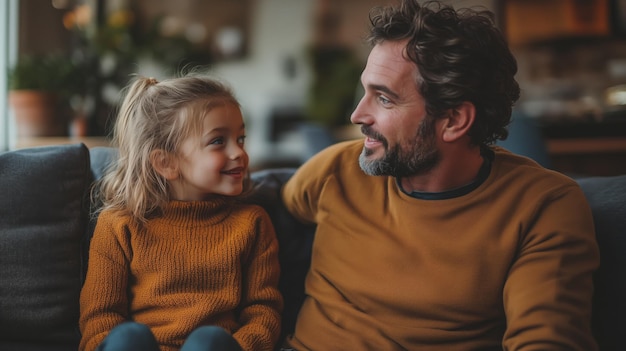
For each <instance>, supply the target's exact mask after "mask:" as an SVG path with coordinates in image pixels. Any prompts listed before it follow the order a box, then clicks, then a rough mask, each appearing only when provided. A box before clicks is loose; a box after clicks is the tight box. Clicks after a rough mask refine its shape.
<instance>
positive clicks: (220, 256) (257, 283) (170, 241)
mask: <svg viewBox="0 0 626 351" xmlns="http://www.w3.org/2000/svg"><path fill="white" fill-rule="evenodd" d="M278 277H279V265H278V242H277V240H276V236H275V233H274V228H273V226H272V224H271V222H270V218H269V216H268V215H267V213H266V212H265V211H264V210H263V209H262V208H261V207H258V206H253V205H235V206H233V205H231V204H230V203H228V202H226V201H225V200H223V199H219V200H215V201H210V202H209V201H207V202H178V201H174V202H171V203H170V204H169V205H168V207H166V208H165V209H164V211H163V215H162V216H160V217H158V218H154V219H151V220H150V221H149V222H148V223H147V224H146V225H144V226H142V227H139V226H138V225H136V224H133V221H131V220H130V218H129V217H128V216H124V215H120V214H117V213H113V212H107V211H105V212H103V213H102V214H101V215H100V217H99V218H98V223H97V226H96V230H95V233H94V236H93V239H92V241H91V246H90V254H89V267H88V271H87V277H86V280H85V284H84V286H83V289H82V292H81V296H80V309H81V312H80V330H81V332H82V336H83V337H82V340H81V343H80V350H94V349H95V348H96V347H97V346H98V345H99V344H100V343H101V342H102V340H103V339H104V338H105V337H106V335H107V334H108V333H109V331H110V330H111V329H112V328H113V327H115V326H116V325H118V324H120V323H122V322H124V321H127V320H133V321H136V322H139V323H143V324H146V325H147V326H149V327H150V329H151V330H152V332H153V333H154V335H155V337H156V339H157V341H158V342H159V344H160V345H161V349H162V350H177V349H179V348H180V347H181V346H182V344H183V342H184V341H185V339H186V337H187V336H188V335H189V334H190V333H191V332H192V331H193V330H194V329H195V328H197V327H198V326H201V325H217V326H221V327H223V328H225V329H227V330H229V331H230V332H231V333H233V336H234V337H235V339H236V340H237V341H238V342H239V344H240V345H241V347H242V348H243V349H244V350H271V349H272V348H273V347H274V345H275V343H276V342H277V340H278V337H279V333H280V312H281V310H282V297H281V296H280V293H279V291H278V288H277V286H278Z"/></svg>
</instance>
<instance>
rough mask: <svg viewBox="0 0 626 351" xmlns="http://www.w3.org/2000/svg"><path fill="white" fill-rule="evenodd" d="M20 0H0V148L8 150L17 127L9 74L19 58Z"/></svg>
mask: <svg viewBox="0 0 626 351" xmlns="http://www.w3.org/2000/svg"><path fill="white" fill-rule="evenodd" d="M18 5H19V0H7V1H2V2H0V69H1V70H2V72H3V73H2V74H0V150H2V151H4V150H8V149H9V146H10V145H11V142H12V139H13V135H14V134H15V133H14V132H13V131H14V130H15V127H14V126H13V123H12V118H10V116H9V108H8V101H7V100H8V89H7V88H8V82H7V74H6V72H7V71H8V67H10V66H11V65H12V64H13V63H14V62H15V61H16V58H17V25H18V23H17V18H18Z"/></svg>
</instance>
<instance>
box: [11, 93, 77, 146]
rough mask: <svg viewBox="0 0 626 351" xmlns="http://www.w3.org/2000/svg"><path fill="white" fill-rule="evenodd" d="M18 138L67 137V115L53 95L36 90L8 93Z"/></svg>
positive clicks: (56, 97)
mask: <svg viewBox="0 0 626 351" xmlns="http://www.w3.org/2000/svg"><path fill="white" fill-rule="evenodd" d="M9 105H10V106H11V108H12V109H13V114H14V116H15V122H16V127H17V134H18V136H19V137H41V136H67V134H68V123H69V119H68V114H67V113H66V111H65V108H64V106H63V104H62V102H61V100H60V99H59V98H58V96H57V95H56V94H54V93H48V92H40V91H36V90H13V91H10V92H9Z"/></svg>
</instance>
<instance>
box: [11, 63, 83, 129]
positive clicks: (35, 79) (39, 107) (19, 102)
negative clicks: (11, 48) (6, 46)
mask: <svg viewBox="0 0 626 351" xmlns="http://www.w3.org/2000/svg"><path fill="white" fill-rule="evenodd" d="M81 75H82V74H81V72H80V69H78V68H77V67H75V66H74V65H73V64H72V62H71V61H70V60H69V59H68V58H67V57H64V56H63V55H60V54H56V53H55V54H48V55H29V56H22V57H20V59H19V60H18V62H17V63H16V64H15V65H14V66H13V67H11V68H10V69H9V72H8V84H9V104H10V106H11V108H12V110H13V113H14V116H15V119H16V126H17V132H18V136H20V137H38V136H65V135H67V134H68V129H69V122H70V120H71V117H72V116H71V112H70V108H69V98H70V96H72V95H73V94H74V93H76V92H77V91H76V89H79V86H80V82H81V80H83V79H84V77H81Z"/></svg>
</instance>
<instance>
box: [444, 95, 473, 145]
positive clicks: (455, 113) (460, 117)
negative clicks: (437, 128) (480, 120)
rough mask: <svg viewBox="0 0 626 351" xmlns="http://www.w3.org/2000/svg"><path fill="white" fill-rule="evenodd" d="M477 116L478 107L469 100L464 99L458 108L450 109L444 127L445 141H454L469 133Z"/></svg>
mask: <svg viewBox="0 0 626 351" xmlns="http://www.w3.org/2000/svg"><path fill="white" fill-rule="evenodd" d="M475 118H476V107H475V106H474V104H472V103H471V102H468V101H464V102H463V103H461V104H460V105H459V106H457V107H456V108H454V109H452V110H450V113H449V115H448V117H447V118H445V120H446V125H445V126H444V127H443V141H445V142H453V141H456V140H458V139H460V138H461V137H463V136H465V135H467V134H468V133H469V130H470V128H471V127H472V125H473V124H474V119H475Z"/></svg>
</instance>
